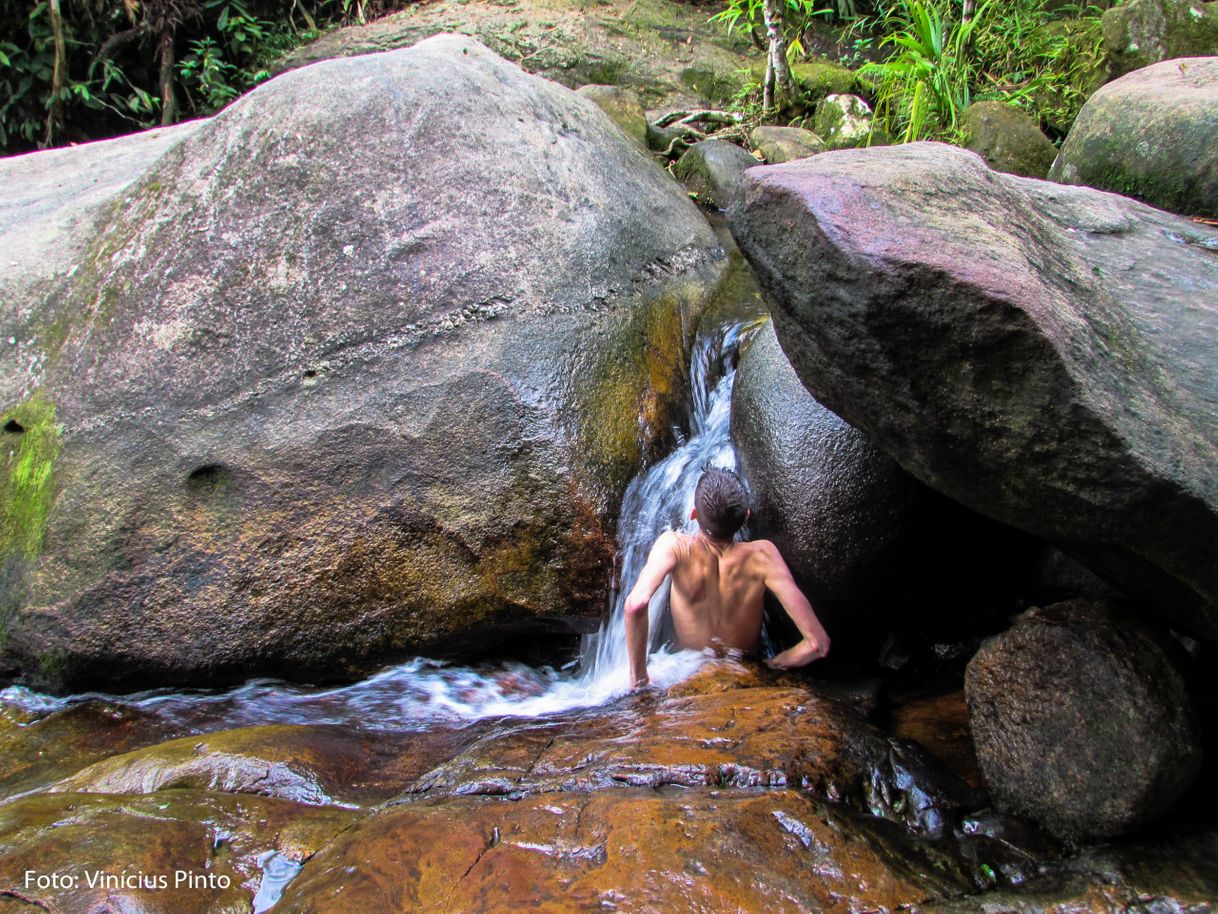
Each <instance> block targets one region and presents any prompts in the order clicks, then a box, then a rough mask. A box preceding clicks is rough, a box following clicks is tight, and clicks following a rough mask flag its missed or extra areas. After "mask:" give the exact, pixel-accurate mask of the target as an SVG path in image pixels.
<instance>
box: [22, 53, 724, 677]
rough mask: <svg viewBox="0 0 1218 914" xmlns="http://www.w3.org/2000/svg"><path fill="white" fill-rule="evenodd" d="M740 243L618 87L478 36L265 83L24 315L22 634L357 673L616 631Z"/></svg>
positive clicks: (253, 667)
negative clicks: (709, 211)
mask: <svg viewBox="0 0 1218 914" xmlns="http://www.w3.org/2000/svg"><path fill="white" fill-rule="evenodd" d="M723 265H724V257H723V253H722V250H721V248H720V246H719V244H718V242H717V241H716V239H715V237H714V234H713V232H712V231H711V229H710V228H709V226H708V225H707V224H706V221H705V220H704V219H703V217H702V216H701V214H700V213H699V212H698V210H697V208H696V207H695V206H693V204H692V203H690V201H689V200H688V199H686V197H685V195H684V194H683V193H682V192H681V190H680V188H679V187H677V186H676V185H675V184H674V183H673V182H672V181H671V179H669V178H668V176H667V175H666V174H665V173H664V172H663V171H662V170H661V169H660V168H658V167H657V166H656V165H655V164H654V163H653V162H651V161H650V160H649V158H648V157H647V156H646V155H644V154H643V153H642V152H641V151H640V150H639V149H637V148H636V147H635V146H634V145H632V144H631V143H630V141H629V140H627V139H626V138H625V137H624V136H623V135H622V134H621V133H620V131H618V130H617V129H616V128H614V127H613V126H612V125H611V124H610V123H609V122H608V120H607V119H606V118H605V116H604V115H603V114H602V112H601V111H599V110H598V109H597V108H596V107H595V106H593V105H592V104H591V103H590V102H587V101H586V100H584V99H581V98H579V97H578V96H576V95H575V94H574V93H572V92H570V91H568V90H566V89H563V88H561V87H559V86H557V85H555V84H553V83H550V82H547V81H545V80H542V79H539V78H536V77H532V76H528V75H526V74H525V73H523V72H522V71H521V70H519V69H518V68H517V67H515V66H514V65H511V64H508V63H506V62H504V61H503V60H501V59H499V58H498V57H496V56H494V55H493V54H491V53H490V52H489V51H487V50H486V49H485V48H483V47H482V46H481V45H479V44H478V43H477V42H475V41H472V40H470V39H467V38H463V37H455V36H445V37H439V38H435V39H432V40H429V41H426V42H422V43H420V44H418V45H416V46H415V47H413V48H411V49H409V50H404V51H397V52H391V53H387V54H382V55H369V56H365V57H360V58H354V59H349V60H342V61H332V62H328V63H325V64H319V65H317V66H316V67H311V68H305V69H301V70H297V71H293V72H292V73H289V74H286V75H284V76H282V77H279V78H277V79H275V80H272V81H271V82H269V83H266V84H265V85H263V86H261V87H259V88H258V89H257V90H255V91H254V92H252V93H250V94H249V95H248V96H246V97H245V98H243V99H242V100H240V101H239V102H237V103H235V104H234V105H232V106H231V107H229V108H228V109H226V110H225V111H224V113H223V114H221V115H219V116H217V117H216V118H214V119H212V120H211V121H209V122H208V123H207V124H205V125H203V126H201V127H199V128H198V129H197V130H196V131H195V132H194V133H193V134H191V135H190V136H189V137H188V138H187V139H186V140H184V141H183V142H181V143H179V144H178V145H177V146H175V147H174V148H173V149H172V150H171V151H170V152H169V153H167V154H166V155H164V156H162V157H161V158H160V159H159V161H158V162H157V164H156V166H155V167H154V168H153V169H152V170H151V171H150V172H149V173H148V174H147V175H146V176H145V178H144V179H143V180H142V181H140V182H139V183H138V184H136V185H135V186H134V187H133V188H131V189H130V190H129V191H128V192H127V194H126V196H125V197H124V198H123V199H122V200H121V201H119V202H118V203H117V204H116V205H115V207H114V209H113V212H112V213H111V214H110V218H109V221H108V222H107V223H106V224H105V227H104V229H103V230H101V231H100V232H99V233H98V234H97V235H96V236H95V237H94V238H93V239H92V242H91V244H90V246H89V250H88V252H87V255H86V256H85V257H84V258H82V262H81V263H80V264H79V266H78V269H77V270H76V273H75V275H74V276H73V277H72V278H71V282H70V284H69V285H68V287H67V288H66V289H65V290H64V291H63V292H62V293H61V294H59V295H56V296H53V297H51V298H50V299H44V300H40V299H34V300H32V301H30V302H28V303H27V307H26V308H25V309H24V310H23V309H21V308H13V307H9V308H6V310H5V311H4V313H3V315H2V317H3V321H4V323H5V325H6V328H7V332H8V333H11V334H13V335H15V336H16V337H18V338H19V339H23V340H24V339H33V340H35V341H36V342H35V345H34V347H33V348H34V349H35V350H36V351H37V356H38V366H37V368H36V370H35V371H33V372H32V373H31V372H29V370H28V364H27V361H26V354H25V353H23V354H22V357H21V358H15V357H14V355H13V354H12V353H8V354H6V355H5V356H4V359H3V361H2V362H0V375H2V376H3V377H4V378H5V384H6V387H5V389H6V390H8V391H9V392H10V395H9V397H8V398H7V404H6V406H7V408H6V409H5V412H4V414H3V416H2V417H0V423H8V422H10V421H12V422H13V423H14V424H15V425H21V426H22V430H20V431H19V430H16V429H15V428H13V429H12V430H10V431H5V432H4V434H5V435H6V436H8V437H6V439H5V440H6V442H7V443H8V444H9V445H11V446H10V447H9V449H8V451H7V453H8V457H7V459H6V464H5V467H4V468H3V472H2V473H0V482H4V484H5V486H6V488H5V489H4V492H3V494H4V495H5V496H6V498H7V499H8V501H9V504H10V505H11V507H10V510H9V511H8V513H7V514H6V515H5V518H6V521H5V526H4V527H3V528H2V529H0V534H2V535H0V545H2V546H3V547H4V548H3V552H4V555H5V558H4V563H5V564H4V569H5V572H4V576H3V597H4V605H5V610H4V612H3V613H0V617H2V618H0V621H3V622H4V623H5V624H4V626H3V627H4V628H5V629H6V631H5V632H4V634H5V636H6V638H5V647H6V653H7V657H8V659H9V660H10V662H14V663H16V664H18V665H19V666H20V667H21V668H23V669H24V670H25V671H26V672H27V673H28V674H29V675H31V676H32V677H34V678H35V679H37V680H39V681H41V682H43V683H44V684H46V685H48V686H55V687H63V688H69V687H79V686H81V685H84V684H88V683H95V682H109V683H126V682H146V681H150V680H151V681H213V680H219V679H225V678H242V677H244V676H246V675H248V674H249V673H251V672H255V671H256V672H257V673H259V674H261V675H268V674H281V675H288V676H293V677H306V676H307V677H340V676H344V675H349V674H353V673H355V672H358V671H359V670H360V669H363V668H364V666H365V665H366V664H370V663H374V662H377V661H379V660H382V659H384V658H388V657H397V656H401V655H403V654H416V653H425V654H436V653H444V654H450V655H452V654H461V653H467V652H476V651H478V650H487V649H491V648H495V649H500V648H502V647H504V644H505V640H506V639H507V638H509V637H511V636H513V635H517V634H519V635H527V636H528V637H530V638H532V639H534V640H535V639H536V638H537V636H538V635H541V634H546V633H554V632H566V633H570V632H572V631H577V630H581V629H583V628H586V627H587V626H589V625H594V624H595V621H596V620H597V619H599V617H600V615H601V613H602V611H603V607H604V599H605V596H606V591H607V586H608V579H609V574H610V569H611V567H612V555H613V551H614V547H613V542H614V540H613V536H614V525H615V523H616V512H617V505H618V502H619V500H620V497H621V494H622V492H623V491H624V489H625V486H626V484H627V483H628V482H629V480H630V478H631V477H632V476H633V474H634V473H635V472H637V470H638V467H639V464H640V462H641V461H642V460H643V459H644V458H645V457H646V456H647V455H649V454H651V453H653V452H654V451H655V450H657V449H658V448H662V447H664V446H666V437H665V436H666V435H670V434H671V432H670V431H669V430H670V429H671V427H672V424H673V422H674V421H675V420H674V416H675V410H676V409H677V408H678V405H679V404H680V403H681V401H682V391H683V389H684V388H683V385H684V384H685V383H686V382H685V380H684V377H685V375H684V372H685V368H684V367H683V365H684V363H686V361H687V358H686V354H685V353H686V344H687V342H688V340H689V338H690V336H691V334H692V331H693V328H694V324H695V321H696V318H697V315H698V313H699V311H700V309H701V307H702V305H703V304H704V303H705V302H706V300H707V299H708V297H709V295H710V293H711V292H712V290H713V289H714V287H715V284H716V283H717V282H718V277H719V276H720V275H721V272H722V269H723ZM17 388H21V394H20V396H21V397H22V398H23V399H21V400H20V402H17V403H14V400H15V399H16V398H15V397H14V396H13V395H12V393H11V392H12V391H14V390H16V389H17ZM640 416H643V417H644V419H643V421H642V422H640ZM23 467H24V468H23Z"/></svg>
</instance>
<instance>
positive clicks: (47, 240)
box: [0, 121, 204, 401]
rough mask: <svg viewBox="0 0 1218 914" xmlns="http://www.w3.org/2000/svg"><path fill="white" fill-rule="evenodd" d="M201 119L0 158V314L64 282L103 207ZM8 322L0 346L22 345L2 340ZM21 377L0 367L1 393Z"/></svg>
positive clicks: (26, 305) (10, 391) (1, 330)
mask: <svg viewBox="0 0 1218 914" xmlns="http://www.w3.org/2000/svg"><path fill="white" fill-rule="evenodd" d="M202 123H204V122H203V121H192V122H190V123H186V124H179V125H178V126H176V127H164V128H161V129H159V130H147V131H144V132H142V133H135V134H132V135H131V136H125V137H120V138H118V139H114V140H102V141H100V142H97V143H86V144H84V145H82V146H69V147H65V148H63V149H53V150H48V151H47V152H40V153H30V154H28V155H20V156H10V157H8V158H0V186H2V187H3V188H4V194H3V203H2V204H0V315H5V316H7V315H10V314H17V313H22V312H25V313H28V312H29V311H31V310H32V309H33V307H34V306H35V303H36V302H37V300H38V299H40V298H45V297H47V296H49V295H51V294H53V292H54V291H55V290H57V289H59V288H60V287H61V286H62V285H63V284H64V283H65V282H67V279H68V274H69V273H70V272H71V271H72V270H73V269H75V268H77V267H78V266H79V265H80V264H81V261H82V259H83V258H84V256H85V252H86V250H87V249H88V246H89V243H90V241H92V239H93V238H94V236H95V235H96V233H97V228H98V223H99V221H102V220H103V219H104V218H105V217H106V216H108V215H109V214H108V213H107V212H106V208H107V206H108V205H111V204H113V203H114V201H115V200H116V199H118V198H119V196H120V195H121V194H122V192H123V191H124V190H126V189H127V188H128V187H129V186H131V184H132V183H134V182H135V181H137V180H139V178H140V177H142V176H143V174H144V173H145V172H146V171H147V170H148V168H149V167H150V166H151V165H152V163H153V162H155V161H156V160H157V158H158V157H160V155H161V154H162V153H163V152H165V150H166V149H169V148H170V147H172V146H175V145H176V144H178V143H180V142H182V141H183V140H184V139H186V137H188V136H190V135H191V134H192V133H194V132H195V130H197V129H198V127H199V126H200V125H201V124H202ZM15 329H16V328H15V327H14V326H13V324H12V323H11V322H9V321H8V320H6V321H5V326H3V327H0V334H3V336H2V337H0V348H2V347H4V346H17V347H18V351H20V350H21V349H23V348H29V347H26V346H25V345H24V344H25V343H26V340H24V339H18V338H17V337H16V336H14V337H13V343H9V342H8V337H9V336H11V335H12V334H13V331H14V330H15ZM5 331H7V332H5ZM18 358H20V356H18ZM20 383H23V379H22V378H21V376H20V375H18V374H12V373H9V372H0V398H2V399H3V400H5V401H7V400H10V399H11V398H12V397H13V396H14V395H15V393H16V390H15V388H14V387H13V386H11V385H13V384H20Z"/></svg>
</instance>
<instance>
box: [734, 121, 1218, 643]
mask: <svg viewBox="0 0 1218 914" xmlns="http://www.w3.org/2000/svg"><path fill="white" fill-rule="evenodd" d="M733 232H734V234H735V236H736V238H737V241H738V242H739V244H740V249H741V250H742V251H743V252H744V254H745V255H746V257H748V258H749V260H750V261H751V262H752V264H753V266H754V268H755V270H756V271H757V274H758V278H759V280H760V282H761V285H762V288H763V289H764V290H765V292H766V294H767V296H768V298H769V300H770V303H771V306H772V310H773V314H774V321H775V326H776V329H777V331H778V336H779V339H780V340H781V341H782V345H783V349H784V350H785V351H786V353H787V355H788V357H789V358H790V360H791V363H792V365H793V366H794V367H795V370H796V372H797V373H798V374H799V376H800V378H801V379H802V380H803V382H804V384H805V385H806V386H807V387H808V390H809V391H810V392H811V393H812V394H813V395H814V396H815V397H816V398H817V400H819V401H820V402H822V403H823V404H825V406H827V407H829V408H830V409H832V410H833V411H834V412H835V413H837V414H838V415H840V416H841V417H842V418H843V419H845V420H846V421H847V422H849V423H850V424H851V425H854V426H855V427H856V428H859V429H860V430H861V431H863V432H864V433H866V434H867V435H868V437H869V438H870V439H871V440H872V441H873V442H875V443H876V445H877V446H878V447H880V448H881V449H883V450H884V451H886V452H887V453H889V454H891V455H892V456H894V457H895V458H896V459H897V460H898V461H899V462H900V463H901V465H902V466H903V467H904V468H905V469H906V470H908V471H909V472H911V473H913V474H914V475H915V476H917V477H918V478H919V479H921V480H923V481H924V482H926V483H927V484H928V485H930V486H931V487H932V488H935V489H937V490H939V491H941V492H943V493H945V494H946V495H948V496H950V497H951V498H954V499H955V500H957V501H959V502H961V503H962V504H964V505H966V506H968V507H970V508H972V509H973V510H975V511H977V512H979V513H981V514H984V515H986V516H988V517H992V518H994V519H996V520H1000V521H1003V522H1004V523H1008V524H1011V525H1012V526H1015V527H1019V528H1021V529H1023V530H1025V531H1027V532H1030V533H1032V534H1034V535H1036V536H1039V537H1041V538H1043V539H1046V540H1049V541H1051V542H1053V543H1055V544H1056V545H1058V546H1060V547H1061V548H1063V549H1064V550H1066V551H1067V552H1069V553H1071V554H1072V555H1073V556H1074V557H1076V558H1078V559H1080V560H1082V561H1083V562H1084V563H1085V564H1087V565H1088V566H1089V567H1090V568H1091V569H1092V570H1093V571H1096V572H1097V573H1099V574H1100V575H1101V576H1103V577H1105V578H1106V579H1107V580H1109V581H1110V582H1112V583H1114V584H1116V585H1117V586H1118V587H1119V588H1121V589H1122V590H1124V591H1126V592H1128V593H1131V594H1137V595H1139V597H1140V598H1141V601H1142V602H1143V603H1144V604H1146V605H1147V606H1148V607H1153V608H1154V609H1155V610H1156V611H1157V612H1159V613H1160V614H1161V615H1162V617H1163V618H1165V619H1167V620H1169V621H1170V622H1171V623H1173V624H1174V625H1176V626H1177V627H1179V628H1181V629H1183V630H1186V631H1189V632H1192V633H1194V634H1196V635H1200V636H1203V637H1205V638H1208V639H1218V562H1215V561H1214V556H1215V555H1218V471H1216V469H1215V468H1216V467H1218V371H1216V370H1215V355H1214V347H1213V340H1214V339H1215V338H1218V256H1215V251H1216V250H1218V230H1215V229H1213V228H1209V227H1207V226H1204V225H1200V224H1196V223H1193V222H1190V221H1189V220H1186V219H1181V218H1177V217H1173V216H1170V215H1168V214H1166V213H1163V212H1161V211H1159V210H1155V209H1152V208H1150V207H1147V206H1144V205H1142V204H1139V203H1136V202H1135V201H1132V200H1127V199H1124V198H1121V197H1117V196H1114V195H1111V194H1104V193H1100V192H1098V191H1093V190H1090V189H1086V188H1077V187H1066V186H1062V185H1057V184H1052V183H1049V182H1042V181H1034V180H1031V179H1027V178H1017V177H1013V176H1010V175H1003V174H1000V173H998V172H994V171H991V170H990V169H989V168H987V167H986V166H985V164H984V162H982V161H981V159H980V158H978V157H977V156H975V155H974V154H972V153H970V152H966V151H963V150H959V149H955V148H953V147H949V146H944V145H940V144H932V143H919V144H911V145H907V146H901V147H886V148H884V149H872V150H859V151H847V152H837V153H825V154H823V155H819V156H816V157H815V158H812V159H807V160H804V161H801V162H795V163H790V164H788V165H776V166H765V167H763V168H761V169H757V170H753V171H751V172H750V173H749V176H748V177H747V178H746V180H745V200H744V204H743V206H742V208H741V209H740V210H739V212H738V213H737V215H736V218H735V219H734V220H733Z"/></svg>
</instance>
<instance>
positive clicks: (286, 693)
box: [0, 323, 753, 730]
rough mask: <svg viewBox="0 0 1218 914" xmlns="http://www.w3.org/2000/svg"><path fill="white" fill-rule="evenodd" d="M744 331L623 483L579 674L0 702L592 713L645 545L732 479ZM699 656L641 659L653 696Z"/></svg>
mask: <svg viewBox="0 0 1218 914" xmlns="http://www.w3.org/2000/svg"><path fill="white" fill-rule="evenodd" d="M752 329H753V325H749V324H744V323H733V324H730V325H728V326H726V327H723V328H720V329H718V330H717V331H716V332H713V333H708V334H699V336H698V337H697V339H696V340H695V343H694V352H693V354H692V359H691V365H690V380H691V390H692V407H691V417H690V434H689V437H688V439H687V440H685V441H683V442H682V443H681V445H680V446H679V447H678V448H677V449H676V450H675V451H674V452H673V453H672V454H670V455H669V456H668V457H667V458H665V459H664V460H662V461H660V462H659V463H657V464H655V465H654V466H652V467H651V468H650V469H648V470H647V471H646V472H644V473H642V474H640V475H639V476H638V477H636V478H635V479H634V481H633V482H632V483H631V484H630V487H629V488H628V489H627V491H626V495H625V498H624V499H623V503H622V511H621V514H620V519H619V527H618V529H619V533H618V538H619V548H620V551H621V556H622V561H621V579H620V581H619V583H618V587H617V589H616V592H615V596H614V606H613V611H612V613H611V614H610V617H609V619H608V620H607V621H606V622H605V623H604V625H603V626H602V627H601V629H600V631H599V632H598V633H596V634H595V635H592V636H589V637H588V638H586V639H585V643H584V645H583V650H582V656H581V659H580V664H579V667H580V668H579V670H578V671H573V672H566V673H562V672H556V671H555V670H552V669H550V668H542V669H535V668H532V667H528V666H525V665H524V664H511V663H509V664H498V665H494V666H483V667H478V668H471V667H459V666H449V665H447V664H444V663H441V662H438V661H434V660H427V659H423V658H416V659H414V660H410V661H408V662H406V663H403V664H399V665H398V666H394V667H390V668H388V669H385V670H382V671H381V672H379V673H377V674H376V675H374V676H371V677H369V678H368V679H364V680H362V681H360V682H356V683H352V684H350V685H344V686H341V687H337V688H331V689H319V688H317V687H309V686H301V685H296V684H292V683H286V682H282V681H279V680H271V679H257V680H252V681H250V682H247V683H246V684H245V685H243V686H241V687H239V688H236V689H232V690H229V691H225V692H214V691H204V690H181V689H177V690H169V689H155V690H151V691H147V692H141V693H137V694H134V695H125V696H122V697H115V696H107V695H101V694H95V693H94V694H87V695H76V696H71V697H69V698H54V697H51V696H46V695H41V694H39V693H37V692H34V691H32V690H29V689H26V688H24V687H22V686H10V687H8V688H6V689H4V690H2V691H0V703H7V704H10V705H14V706H17V707H20V708H21V709H23V710H25V711H28V712H33V713H35V714H38V715H40V716H41V715H46V714H49V713H53V712H54V711H56V710H59V709H61V708H63V707H66V706H68V705H71V704H78V703H80V702H82V701H87V700H89V699H101V700H105V701H107V702H111V703H118V704H123V705H128V706H134V707H137V708H140V709H142V710H144V711H149V712H152V713H155V714H157V715H158V716H161V717H163V718H165V719H168V720H173V721H176V722H180V723H182V724H184V725H187V726H190V727H193V728H195V729H198V730H218V729H226V728H230V727H241V726H255V725H259V724H273V723H286V724H292V723H311V724H347V725H358V726H362V727H365V728H370V729H383V730H423V729H427V728H428V727H430V726H435V725H444V724H448V725H456V726H460V725H463V724H466V723H469V722H471V721H474V720H479V719H482V718H487V717H501V716H521V717H536V716H542V715H547V714H555V713H558V712H561V711H566V710H571V709H575V708H585V707H593V706H596V705H600V704H603V703H605V702H606V701H609V700H611V699H613V698H616V697H618V696H620V695H623V694H625V693H626V692H627V691H628V690H629V688H630V682H629V666H630V664H629V658H628V656H627V653H626V634H625V620H624V616H625V609H624V607H625V597H626V593H627V592H628V590H629V588H630V587H631V586H632V585H633V583H634V580H635V579H636V578H637V577H638V574H639V572H640V570H641V569H642V567H643V563H644V562H645V561H646V560H647V553H648V551H649V550H650V548H651V544H652V543H653V542H654V541H655V538H656V537H657V536H658V535H659V534H660V533H662V532H663V531H665V530H670V529H690V528H691V522H690V521H689V512H690V509H691V508H692V507H693V492H694V486H695V484H696V483H697V481H698V476H699V475H701V472H702V470H703V468H704V467H706V466H708V465H712V466H720V467H726V468H728V469H735V467H736V453H735V451H734V449H733V448H732V444H731V437H730V435H731V429H730V424H731V393H732V383H733V380H734V378H735V356H736V351H737V349H738V347H739V345H740V343H741V342H742V341H743V339H744V338H746V337H747V336H748V335H749V334H750V333H751V332H752ZM666 603H667V592H666V588H662V589H661V591H660V592H659V593H657V594H656V596H655V597H654V598H653V599H652V601H651V606H650V608H649V616H650V619H651V631H652V638H653V644H654V643H656V641H657V640H658V639H660V638H661V626H660V622H661V616H662V614H663V609H664V606H665V605H666ZM705 661H706V657H705V656H704V655H703V654H701V653H697V652H693V651H679V652H676V653H671V652H669V651H668V650H666V649H665V648H660V649H659V650H658V651H656V652H654V653H653V654H652V655H651V658H650V661H649V663H648V673H649V675H650V678H651V681H652V683H653V684H654V685H655V686H656V687H658V688H667V687H668V686H670V685H673V684H675V683H677V682H680V681H681V680H682V679H685V678H687V677H688V676H689V675H691V674H692V673H693V672H694V671H695V670H697V669H698V667H700V666H701V665H702V664H703V663H704V662H705Z"/></svg>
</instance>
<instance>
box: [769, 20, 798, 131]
mask: <svg viewBox="0 0 1218 914" xmlns="http://www.w3.org/2000/svg"><path fill="white" fill-rule="evenodd" d="M782 4H783V0H763V2H762V12H763V14H764V15H765V31H766V36H767V38H768V39H769V51H768V53H767V56H766V63H765V84H764V86H763V87H762V101H761V104H762V107H763V108H764V109H765V110H767V111H770V110H773V109H774V108H776V107H781V106H782V105H784V104H786V103H787V102H789V101H790V100H791V99H792V98H793V97H794V96H795V80H794V79H793V78H792V77H791V66H790V64H788V63H787V36H786V33H785V32H784V31H783V20H782Z"/></svg>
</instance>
